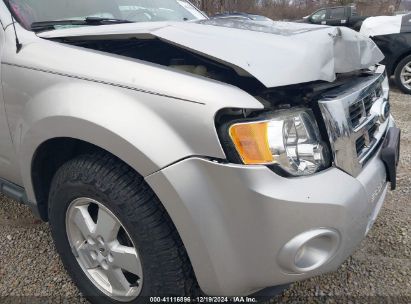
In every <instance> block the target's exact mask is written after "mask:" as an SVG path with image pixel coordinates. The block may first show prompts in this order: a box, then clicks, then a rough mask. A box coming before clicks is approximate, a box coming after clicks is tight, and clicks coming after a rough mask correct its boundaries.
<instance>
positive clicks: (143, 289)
mask: <svg viewBox="0 0 411 304" xmlns="http://www.w3.org/2000/svg"><path fill="white" fill-rule="evenodd" d="M49 218H50V225H51V230H52V235H53V239H54V242H55V245H56V248H57V251H58V252H59V254H60V256H61V259H62V261H63V264H64V266H65V268H66V269H67V271H68V273H69V274H70V275H71V277H72V279H73V281H74V282H75V283H76V284H77V286H78V287H79V289H80V290H81V291H82V293H83V294H84V295H85V296H86V297H87V298H88V299H89V300H90V301H91V302H98V303H120V302H122V303H124V302H132V303H145V302H147V299H148V298H147V297H150V296H183V295H193V294H194V293H196V290H197V289H198V288H197V285H196V280H195V278H194V274H193V271H192V268H191V264H190V262H189V259H188V257H187V254H186V252H185V249H184V246H183V244H182V242H181V239H180V237H179V235H178V233H177V231H176V229H175V227H174V225H173V223H172V222H171V219H170V218H169V216H168V215H167V213H166V212H165V210H164V208H163V206H162V205H161V203H160V202H159V200H158V199H157V197H156V196H155V194H154V193H153V192H152V190H151V189H150V188H149V186H148V185H147V184H146V183H145V182H144V179H143V178H142V177H141V176H139V175H138V174H137V173H135V172H134V171H133V170H131V169H130V168H129V167H128V166H127V165H125V164H123V163H121V162H120V161H119V160H117V159H115V158H114V157H112V156H110V155H106V154H94V155H83V156H80V157H78V158H76V159H74V160H71V161H69V162H68V163H66V164H65V165H63V166H62V167H61V168H60V169H59V170H58V171H57V173H56V174H55V176H54V178H53V181H52V186H51V191H50V198H49Z"/></svg>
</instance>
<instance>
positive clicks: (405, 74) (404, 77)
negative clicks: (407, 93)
mask: <svg viewBox="0 0 411 304" xmlns="http://www.w3.org/2000/svg"><path fill="white" fill-rule="evenodd" d="M400 76H401V82H402V84H403V85H404V87H406V88H407V89H408V90H411V62H408V63H407V64H406V65H405V66H404V68H403V69H402V71H401V75H400Z"/></svg>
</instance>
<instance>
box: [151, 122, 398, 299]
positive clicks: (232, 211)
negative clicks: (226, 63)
mask: <svg viewBox="0 0 411 304" xmlns="http://www.w3.org/2000/svg"><path fill="white" fill-rule="evenodd" d="M390 120H391V121H390V123H389V124H390V125H393V120H392V119H390ZM146 180H147V182H148V183H149V184H150V186H151V187H152V189H153V190H154V191H155V192H156V194H157V195H158V197H159V198H160V200H161V201H162V203H163V204H164V206H165V207H166V209H167V211H168V213H169V214H170V216H171V218H172V220H173V222H174V223H175V225H176V227H177V229H178V231H179V233H180V236H181V238H182V240H183V242H184V244H185V247H186V249H187V252H188V255H189V257H190V260H191V263H192V265H193V268H194V271H195V273H196V276H197V280H198V282H199V284H200V287H201V288H202V290H203V291H204V292H205V293H206V294H209V295H226V296H237V295H249V294H252V293H254V292H256V291H258V290H260V289H263V288H265V287H268V286H275V285H282V284H286V283H289V282H293V281H298V280H303V279H306V278H309V277H312V276H314V275H318V274H321V273H325V272H329V271H333V270H335V269H337V268H338V267H339V265H340V264H341V263H343V261H344V260H345V259H346V258H347V257H348V256H349V255H350V254H352V252H353V251H354V250H355V248H356V247H357V246H358V245H359V243H360V242H361V240H362V239H363V238H364V236H365V235H366V234H367V232H368V230H369V229H370V227H371V226H372V224H373V222H374V221H375V219H376V217H377V214H378V212H379V210H380V208H381V206H382V204H383V201H384V198H385V195H386V192H387V182H386V180H387V176H386V169H385V166H384V163H383V162H382V161H381V158H380V151H378V152H377V153H376V154H375V155H374V157H373V158H372V159H370V161H369V162H368V163H367V165H366V166H365V167H364V169H363V170H362V172H361V173H360V174H359V175H358V176H357V177H352V176H350V175H348V174H346V173H344V172H343V171H341V170H340V169H337V168H330V169H328V170H326V171H324V172H321V173H318V174H316V175H313V176H309V177H301V178H293V179H289V178H283V177H280V176H278V175H277V174H275V173H273V172H272V171H271V170H269V169H268V168H267V167H265V166H242V165H233V164H221V163H217V162H212V161H208V160H205V159H201V158H190V159H186V160H183V161H181V162H178V163H176V164H174V165H172V166H169V167H167V168H165V169H163V170H161V171H159V172H157V173H154V174H152V175H150V176H148V177H147V178H146ZM318 229H327V230H330V231H334V232H336V235H338V237H337V238H338V246H336V247H335V250H334V252H333V254H332V257H331V258H330V260H328V261H327V263H325V264H324V265H322V266H320V267H318V268H315V269H312V270H309V271H303V272H296V271H293V270H292V269H290V268H289V267H286V266H285V265H284V262H283V260H282V259H283V257H281V255H282V252H283V250H284V249H283V248H284V246H285V245H286V244H288V243H289V242H290V240H292V239H294V238H295V237H296V236H299V235H301V234H304V233H306V232H310V231H313V230H314V231H316V230H318ZM291 260H292V259H291Z"/></svg>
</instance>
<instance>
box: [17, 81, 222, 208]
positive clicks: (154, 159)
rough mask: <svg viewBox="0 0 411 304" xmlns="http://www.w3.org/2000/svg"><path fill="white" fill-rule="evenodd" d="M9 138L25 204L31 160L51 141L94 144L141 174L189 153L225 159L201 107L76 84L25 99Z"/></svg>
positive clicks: (29, 191) (30, 187)
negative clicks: (15, 156)
mask: <svg viewBox="0 0 411 304" xmlns="http://www.w3.org/2000/svg"><path fill="white" fill-rule="evenodd" d="M199 113H201V115H198V114H199ZM12 135H13V138H14V143H15V144H16V149H17V153H18V155H19V159H20V162H21V164H20V165H21V167H20V168H21V173H22V179H23V183H24V186H25V188H26V192H27V195H28V198H29V200H31V201H35V197H34V192H33V185H32V181H31V174H30V172H31V163H32V158H33V155H34V154H35V152H36V150H37V148H38V147H39V146H40V145H41V144H42V143H44V142H45V141H47V140H49V139H52V138H57V137H70V138H76V139H80V140H83V141H86V142H89V143H91V144H94V145H96V146H99V147H101V148H103V149H105V150H107V151H108V152H110V153H112V154H113V155H116V156H117V157H119V158H120V159H122V160H123V161H124V162H126V163H127V164H128V165H130V166H131V167H132V168H133V169H135V170H136V171H137V172H139V173H140V174H141V175H142V176H146V175H149V174H151V173H153V172H155V171H157V170H159V169H161V168H163V167H165V166H167V165H169V164H171V163H173V162H175V161H177V160H180V159H183V158H185V157H188V156H191V155H207V156H211V157H218V158H224V157H225V156H224V152H223V150H222V148H221V146H220V144H219V140H218V137H217V134H216V131H215V127H214V113H210V111H209V110H207V107H206V106H205V105H203V104H198V103H193V102H188V101H182V100H176V99H173V98H170V97H165V96H157V95H152V94H146V93H142V92H136V91H132V90H127V89H121V88H117V87H112V86H107V85H103V84H95V83H85V82H84V81H80V80H79V81H71V82H70V83H57V84H55V85H52V86H50V87H48V88H47V89H46V90H43V91H41V92H40V93H39V94H37V95H35V96H34V97H33V98H31V99H30V100H29V101H28V102H27V103H26V104H25V106H24V109H23V111H22V116H21V118H20V119H19V120H18V121H17V122H16V124H15V126H14V128H13V131H12ZM56 153H58V151H57V152H56Z"/></svg>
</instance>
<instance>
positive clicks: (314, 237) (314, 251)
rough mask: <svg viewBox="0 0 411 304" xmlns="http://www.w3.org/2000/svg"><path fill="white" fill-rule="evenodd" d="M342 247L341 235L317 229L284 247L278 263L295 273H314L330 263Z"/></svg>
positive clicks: (295, 238)
mask: <svg viewBox="0 0 411 304" xmlns="http://www.w3.org/2000/svg"><path fill="white" fill-rule="evenodd" d="M339 245H340V235H339V233H338V232H337V231H335V230H332V229H325V228H320V229H315V230H310V231H306V232H304V233H302V234H299V235H298V236H296V237H294V238H293V239H292V240H291V241H289V242H288V243H287V244H285V245H284V246H283V248H282V249H281V251H280V254H279V256H278V262H279V264H280V265H281V267H283V268H284V269H285V270H287V271H289V272H293V273H305V272H309V271H313V270H315V269H317V268H319V267H321V266H323V265H325V264H326V263H327V262H328V261H330V260H331V259H332V258H333V257H334V255H335V253H336V252H337V250H338V247H339Z"/></svg>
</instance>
